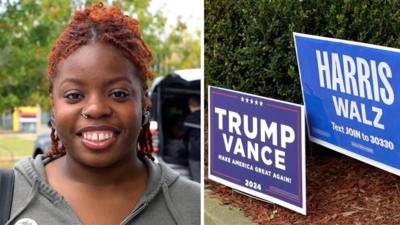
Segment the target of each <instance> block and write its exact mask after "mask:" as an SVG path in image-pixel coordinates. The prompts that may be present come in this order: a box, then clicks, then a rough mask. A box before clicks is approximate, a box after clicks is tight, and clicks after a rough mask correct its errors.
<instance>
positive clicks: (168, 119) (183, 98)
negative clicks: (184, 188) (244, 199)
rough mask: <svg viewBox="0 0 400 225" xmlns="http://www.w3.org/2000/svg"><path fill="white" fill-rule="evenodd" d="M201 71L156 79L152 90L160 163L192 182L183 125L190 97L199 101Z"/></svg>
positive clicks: (155, 147)
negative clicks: (195, 97) (196, 97)
mask: <svg viewBox="0 0 400 225" xmlns="http://www.w3.org/2000/svg"><path fill="white" fill-rule="evenodd" d="M202 76H203V74H202V71H201V69H188V70H177V71H174V72H172V73H170V74H168V75H166V76H163V77H157V78H156V79H155V80H154V82H153V84H152V86H151V88H150V96H151V100H152V103H153V107H152V121H151V122H150V130H151V132H152V134H153V147H154V149H155V150H156V153H157V154H156V156H157V159H158V160H159V161H163V162H165V163H166V164H167V165H169V166H170V167H171V168H173V169H174V170H176V171H178V172H179V173H180V174H181V175H182V176H184V177H188V178H189V179H190V173H189V167H188V149H187V146H186V145H185V144H184V142H183V140H182V127H183V122H184V120H185V118H186V116H187V115H189V113H190V110H189V107H188V100H189V98H190V97H191V96H198V97H199V98H200V82H201V77H202Z"/></svg>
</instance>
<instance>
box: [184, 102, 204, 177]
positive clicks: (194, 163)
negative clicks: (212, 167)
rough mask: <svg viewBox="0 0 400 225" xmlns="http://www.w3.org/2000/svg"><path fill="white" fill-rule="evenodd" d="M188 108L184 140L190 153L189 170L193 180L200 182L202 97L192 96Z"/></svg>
mask: <svg viewBox="0 0 400 225" xmlns="http://www.w3.org/2000/svg"><path fill="white" fill-rule="evenodd" d="M188 106H189V109H190V114H189V115H188V116H187V117H186V118H185V121H184V122H183V129H182V130H183V132H182V133H183V140H184V142H185V144H186V146H187V149H188V152H189V169H190V175H191V177H192V180H194V181H197V182H200V155H201V154H200V144H201V143H200V131H201V125H200V97H199V96H191V97H190V98H189V101H188Z"/></svg>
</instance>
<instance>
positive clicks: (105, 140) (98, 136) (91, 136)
mask: <svg viewBox="0 0 400 225" xmlns="http://www.w3.org/2000/svg"><path fill="white" fill-rule="evenodd" d="M119 134H120V130H119V129H118V128H115V127H113V126H107V125H102V126H87V127H83V128H81V129H80V130H79V131H78V132H77V136H78V137H79V138H80V141H81V143H82V144H83V145H84V146H85V147H86V148H89V149H95V150H105V149H107V148H109V147H110V146H111V145H112V144H114V142H115V141H116V139H117V137H118V135H119Z"/></svg>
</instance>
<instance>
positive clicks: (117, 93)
mask: <svg viewBox="0 0 400 225" xmlns="http://www.w3.org/2000/svg"><path fill="white" fill-rule="evenodd" d="M110 96H111V97H112V98H114V99H125V98H127V97H128V96H129V93H128V92H125V91H113V92H112V93H111V94H110Z"/></svg>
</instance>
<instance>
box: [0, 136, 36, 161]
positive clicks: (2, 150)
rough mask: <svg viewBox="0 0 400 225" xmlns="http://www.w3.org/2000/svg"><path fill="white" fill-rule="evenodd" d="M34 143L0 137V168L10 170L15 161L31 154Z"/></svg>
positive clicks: (10, 137)
mask: <svg viewBox="0 0 400 225" xmlns="http://www.w3.org/2000/svg"><path fill="white" fill-rule="evenodd" d="M33 146H34V141H30V140H26V139H22V138H19V137H17V136H0V167H2V168H11V167H12V166H13V165H14V163H15V162H16V160H17V159H19V158H21V157H23V156H31V155H32V154H33Z"/></svg>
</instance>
